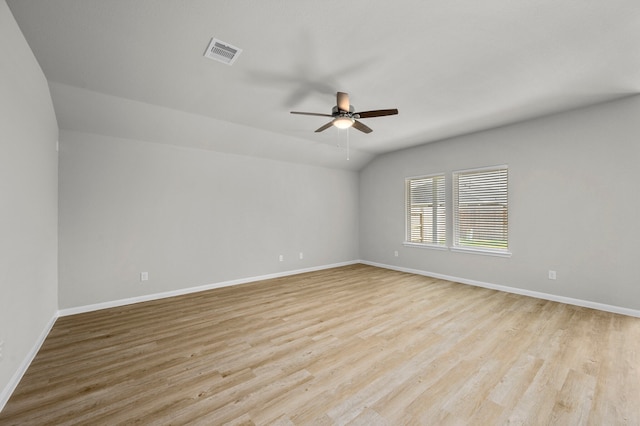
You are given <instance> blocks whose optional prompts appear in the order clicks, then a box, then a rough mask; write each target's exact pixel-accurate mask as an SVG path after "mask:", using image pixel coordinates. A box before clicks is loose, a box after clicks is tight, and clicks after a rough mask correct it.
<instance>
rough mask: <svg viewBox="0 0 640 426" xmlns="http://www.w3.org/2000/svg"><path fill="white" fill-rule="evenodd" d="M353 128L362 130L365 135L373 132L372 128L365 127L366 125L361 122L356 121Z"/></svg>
mask: <svg viewBox="0 0 640 426" xmlns="http://www.w3.org/2000/svg"><path fill="white" fill-rule="evenodd" d="M353 127H355V128H356V129H358V130H360V131H361V132H364V133H371V132H373V130H371V128H370V127H368V126H365V125H364V124H362V123H361V122H359V121H358V120H355V121H354V122H353Z"/></svg>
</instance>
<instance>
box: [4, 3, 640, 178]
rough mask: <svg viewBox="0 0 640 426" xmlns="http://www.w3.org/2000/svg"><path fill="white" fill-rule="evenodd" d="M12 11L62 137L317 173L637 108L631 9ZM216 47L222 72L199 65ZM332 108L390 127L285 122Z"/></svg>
mask: <svg viewBox="0 0 640 426" xmlns="http://www.w3.org/2000/svg"><path fill="white" fill-rule="evenodd" d="M8 4H9V6H10V8H11V10H12V12H13V14H14V16H15V18H16V21H17V22H18V24H19V26H20V28H21V29H22V31H23V33H24V35H25V38H26V39H27V41H28V42H29V45H30V46H31V49H32V50H33V52H34V54H35V56H36V58H37V60H38V61H39V63H40V65H41V67H42V69H43V71H44V73H45V75H46V77H47V79H48V81H49V84H50V88H51V93H52V98H53V101H54V107H55V109H56V114H57V117H58V122H59V126H60V128H62V129H69V130H75V131H82V132H91V133H98V134H105V135H112V136H115V137H122V138H131V139H139V140H145V141H150V142H158V143H167V144H175V145H182V146H188V147H197V148H204V149H212V150H217V151H222V152H229V153H237V154H243V155H255V156H261V157H265V158H273V159H280V160H286V161H297V162H302V163H308V164H316V165H320V166H328V167H336V168H343V169H351V170H358V169H360V168H361V167H363V165H365V164H366V163H367V162H369V161H370V160H371V159H372V158H373V157H374V156H375V155H378V154H380V153H384V152H389V151H393V150H398V149H403V148H407V147H411V146H415V145H420V144H424V143H429V142H433V141H436V140H441V139H445V138H448V137H452V136H456V135H460V134H466V133H471V132H475V131H479V130H483V129H487V128H492V127H496V126H501V125H505V124H509V123H513V122H518V121H522V120H527V119H530V118H534V117H538V116H542V115H547V114H552V113H556V112H559V111H563V110H567V109H572V108H576V107H580V106H584V105H589V104H594V103H598V102H602V101H605V100H610V99H614V98H617V97H623V96H627V95H630V94H635V93H638V91H640V2H639V1H638V0H553V1H552V0H535V1H514V0H485V1H475V0H448V1H433V0H429V1H425V0H411V1H409V0H399V1H393V2H391V1H387V2H372V1H364V0H352V1H336V0H326V1H310V0H276V1H255V0H218V1H211V0H188V1H175V0H173V1H170V0H135V1H131V0H107V1H105V0H8ZM214 37H215V38H218V39H220V40H222V41H224V42H226V43H229V44H231V45H234V46H236V47H239V48H241V49H242V50H243V51H242V53H241V54H240V56H239V57H238V59H237V60H236V62H235V63H234V64H233V65H231V66H230V65H226V64H223V63H220V62H216V61H212V60H210V59H207V58H205V57H204V56H203V53H204V52H205V50H206V48H207V46H208V44H209V42H210V40H211V39H212V38H214ZM336 91H344V92H348V93H349V94H350V98H351V103H352V104H353V105H354V106H355V108H356V110H371V109H379V108H398V109H399V111H400V113H399V115H397V116H390V117H379V118H369V119H367V120H366V124H367V125H368V126H370V127H371V128H373V132H372V133H371V134H364V133H361V132H358V131H357V130H354V129H351V130H349V131H348V132H347V131H344V130H342V131H340V130H338V129H335V128H331V129H328V130H327V131H325V132H322V133H314V130H315V129H316V128H318V127H320V126H321V125H323V124H324V123H325V122H326V121H327V119H325V118H323V117H313V116H297V115H291V114H289V112H290V111H291V110H298V111H314V112H321V113H330V112H331V107H332V106H333V105H335V93H336ZM516 142H517V141H514V143H516ZM347 143H348V144H349V148H350V160H348V161H347V160H346V145H347Z"/></svg>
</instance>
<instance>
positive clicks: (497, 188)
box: [453, 166, 509, 254]
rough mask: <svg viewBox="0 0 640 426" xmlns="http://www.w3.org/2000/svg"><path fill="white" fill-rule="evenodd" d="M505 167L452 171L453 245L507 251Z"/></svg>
mask: <svg viewBox="0 0 640 426" xmlns="http://www.w3.org/2000/svg"><path fill="white" fill-rule="evenodd" d="M507 180H508V169H507V167H506V166H497V167H492V168H486V169H476V170H466V171H460V172H456V173H454V174H453V245H454V248H462V249H470V250H482V251H489V252H496V253H505V254H508V249H509V244H508V225H509V214H508V199H507V197H508V191H507V189H508V188H507Z"/></svg>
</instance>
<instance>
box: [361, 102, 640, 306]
mask: <svg viewBox="0 0 640 426" xmlns="http://www.w3.org/2000/svg"><path fill="white" fill-rule="evenodd" d="M639 118H640V97H638V96H635V97H630V98H625V99H623V100H619V101H615V102H610V103H606V104H600V105H597V106H593V107H589V108H585V109H580V110H575V111H572V112H567V113H562V114H558V115H553V116H549V117H545V118H541V119H537V120H532V121H528V122H524V123H520V124H515V125H512V126H508V127H503V128H499V129H494V130H491V131H486V132H482V133H477V134H472V135H468V136H464V137H458V138H454V139H450V140H445V141H441V142H437V143H433V144H428V145H424V146H422V147H418V148H413V149H408V150H404V151H400V152H396V153H391V154H388V155H383V156H380V157H378V158H376V159H375V160H374V161H373V162H372V163H370V164H369V165H368V166H367V167H366V168H364V169H363V170H362V172H361V175H360V256H361V258H362V259H363V260H366V261H370V262H376V263H381V264H386V265H391V266H393V267H398V268H407V269H415V270H420V271H425V272H431V273H436V274H442V275H448V276H452V277H457V278H462V279H465V280H474V281H480V282H483V283H489V284H494V285H503V286H509V287H516V288H519V289H524V290H529V291H536V292H543V293H549V294H553V295H558V296H563V297H571V298H575V299H580V300H584V301H589V302H595V303H602V304H607V305H613V306H617V307H624V308H629V309H635V310H638V309H640V278H639V275H638V270H637V269H636V267H635V266H636V265H637V263H638V258H639V256H638V254H639V253H640V250H639V249H638V241H640V222H639V221H638V219H639V218H640V215H639V212H640V187H639V185H638V183H639V181H640V180H639V178H638V170H640V168H639V165H638V162H639V160H640V119H639ZM498 164H507V165H508V166H509V197H510V199H509V203H510V207H509V221H510V223H509V231H510V237H509V240H510V251H511V252H512V253H513V255H512V257H510V258H500V257H491V256H484V255H477V254H468V253H459V252H450V251H437V250H429V249H423V248H412V247H404V246H403V245H402V242H403V241H404V235H405V228H404V226H405V219H404V217H405V216H404V215H405V210H404V179H405V178H406V177H409V176H419V175H422V174H431V173H437V172H444V173H446V175H447V178H448V181H447V190H448V195H449V196H450V195H451V172H452V171H454V170H460V169H467V168H476V167H483V166H491V165H498ZM448 207H449V209H448V215H449V216H448V219H449V221H450V220H451V204H450V203H449V205H448ZM449 241H451V232H449ZM395 250H397V251H398V252H399V253H398V254H399V256H398V257H395V256H394V251H395ZM548 270H555V271H557V280H556V281H552V280H549V279H548V274H547V272H548Z"/></svg>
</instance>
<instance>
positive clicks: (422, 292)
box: [0, 265, 640, 425]
mask: <svg viewBox="0 0 640 426" xmlns="http://www.w3.org/2000/svg"><path fill="white" fill-rule="evenodd" d="M226 422H228V423H230V424H247V425H250V424H282V425H291V424H295V425H299V424H318V425H332V424H341V425H342V424H354V425H358V424H359V425H399V424H407V425H432V424H433V425H446V424H454V425H502V424H532V425H538V424H539V425H548V424H557V425H625V424H626V425H640V319H638V318H632V317H626V316H622V315H616V314H611V313H605V312H599V311H595V310H590V309H586V308H580V307H575V306H569V305H564V304H560V303H555V302H548V301H544V300H538V299H533V298H529V297H524V296H517V295H513V294H507V293H501V292H497V291H493V290H488V289H482V288H476V287H471V286H467V285H462V284H455V283H451V282H447V281H442V280H436V279H432V278H427V277H422V276H416V275H411V274H405V273H401V272H395V271H389V270H384V269H379V268H374V267H370V266H365V265H353V266H348V267H343V268H336V269H330V270H324V271H318V272H311V273H306V274H301V275H296V276H291V277H286V278H280V279H273V280H268V281H262V282H257V283H253V284H247V285H241V286H235V287H227V288H222V289H217V290H211V291H206V292H202V293H197V294H191V295H186V296H181V297H175V298H171V299H164V300H159V301H153V302H147V303H141V304H137V305H130V306H124V307H119V308H113V309H107V310H102V311H97V312H92V313H86V314H80V315H74V316H69V317H62V318H60V319H58V321H57V322H56V324H55V325H54V327H53V329H52V331H51V333H50V335H49V336H48V338H47V339H46V341H45V342H44V344H43V346H42V348H41V350H40V352H39V353H38V355H37V356H36V358H35V360H34V361H33V363H32V365H31V366H30V368H29V370H28V371H27V373H26V374H25V376H24V378H23V380H22V382H21V383H20V384H19V386H18V388H17V389H16V391H15V393H14V394H13V396H12V397H11V399H10V401H9V402H8V404H7V405H6V407H5V409H4V410H3V411H2V413H0V424H2V425H6V424H8V425H11V424H21V425H22V424H28V425H40V424H55V425H63V424H90V425H101V424H109V425H112V424H134V423H137V424H153V425H164V424H176V425H177V424H205V425H215V424H224V423H226Z"/></svg>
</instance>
